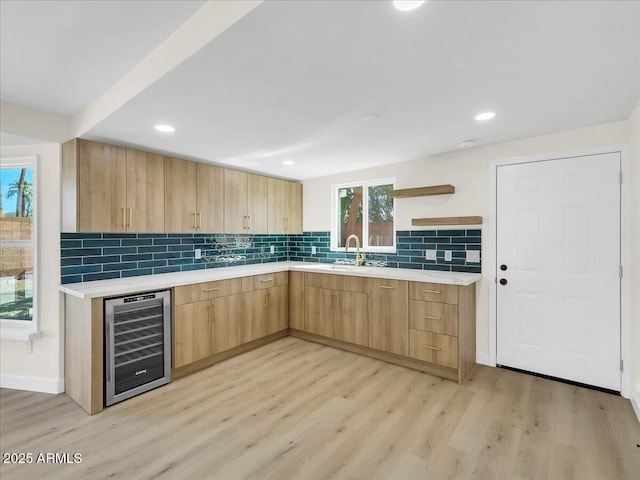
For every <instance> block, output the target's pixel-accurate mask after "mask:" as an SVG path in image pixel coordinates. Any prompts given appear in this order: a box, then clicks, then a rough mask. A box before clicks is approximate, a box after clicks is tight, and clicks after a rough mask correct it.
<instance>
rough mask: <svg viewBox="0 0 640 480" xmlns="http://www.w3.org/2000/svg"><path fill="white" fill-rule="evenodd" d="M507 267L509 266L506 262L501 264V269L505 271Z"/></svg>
mask: <svg viewBox="0 0 640 480" xmlns="http://www.w3.org/2000/svg"><path fill="white" fill-rule="evenodd" d="M506 269H507V266H506V265H505V264H504V263H503V264H502V265H500V270H502V271H503V272H504V271H505V270H506Z"/></svg>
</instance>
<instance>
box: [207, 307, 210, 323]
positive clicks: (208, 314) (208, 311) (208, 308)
mask: <svg viewBox="0 0 640 480" xmlns="http://www.w3.org/2000/svg"><path fill="white" fill-rule="evenodd" d="M207 317H209V321H211V304H209V305H207Z"/></svg>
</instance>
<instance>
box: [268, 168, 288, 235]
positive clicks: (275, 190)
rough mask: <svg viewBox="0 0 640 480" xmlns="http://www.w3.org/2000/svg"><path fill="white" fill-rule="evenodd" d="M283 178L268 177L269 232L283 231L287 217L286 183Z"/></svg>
mask: <svg viewBox="0 0 640 480" xmlns="http://www.w3.org/2000/svg"><path fill="white" fill-rule="evenodd" d="M288 183H289V182H285V181H284V180H278V179H275V178H269V180H268V190H269V202H268V203H269V214H268V229H269V233H285V223H286V217H287V194H288V185H287V184H288Z"/></svg>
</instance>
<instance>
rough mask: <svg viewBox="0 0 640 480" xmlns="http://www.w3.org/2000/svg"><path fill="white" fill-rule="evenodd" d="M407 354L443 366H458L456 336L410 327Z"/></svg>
mask: <svg viewBox="0 0 640 480" xmlns="http://www.w3.org/2000/svg"><path fill="white" fill-rule="evenodd" d="M409 356H410V357H412V358H416V359H418V360H423V361H425V362H431V363H436V364H438V365H442V366H444V367H450V368H458V338H457V337H451V336H449V335H439V334H437V333H431V332H424V331H422V330H416V329H414V328H411V329H410V330H409Z"/></svg>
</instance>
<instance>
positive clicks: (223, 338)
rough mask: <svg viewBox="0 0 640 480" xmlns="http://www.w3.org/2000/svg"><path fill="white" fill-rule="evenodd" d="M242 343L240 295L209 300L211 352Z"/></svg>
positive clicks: (217, 351) (218, 351) (221, 350)
mask: <svg viewBox="0 0 640 480" xmlns="http://www.w3.org/2000/svg"><path fill="white" fill-rule="evenodd" d="M240 344H242V295H240V294H238V295H229V296H226V297H220V298H216V299H214V300H211V353H220V352H224V351H225V350H229V349H231V348H233V347H237V346H238V345H240Z"/></svg>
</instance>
